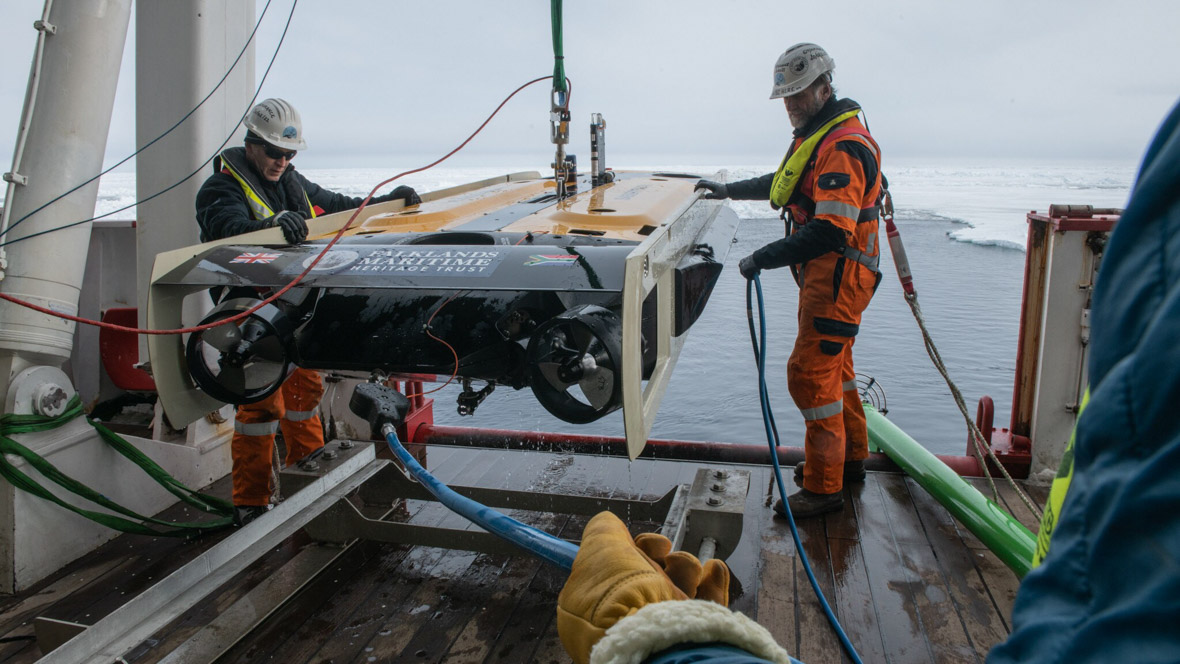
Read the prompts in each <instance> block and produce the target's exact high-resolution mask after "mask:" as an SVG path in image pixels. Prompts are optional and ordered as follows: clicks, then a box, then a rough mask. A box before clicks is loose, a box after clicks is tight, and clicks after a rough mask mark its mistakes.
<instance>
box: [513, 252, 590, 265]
mask: <svg viewBox="0 0 1180 664" xmlns="http://www.w3.org/2000/svg"><path fill="white" fill-rule="evenodd" d="M577 262H578V256H577V254H533V255H531V256H529V259H528V261H526V262H525V265H573V264H574V263H577Z"/></svg>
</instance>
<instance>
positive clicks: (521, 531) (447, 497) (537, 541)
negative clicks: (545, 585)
mask: <svg viewBox="0 0 1180 664" xmlns="http://www.w3.org/2000/svg"><path fill="white" fill-rule="evenodd" d="M382 432H383V433H384V434H385V440H386V441H387V442H388V443H389V449H390V450H393V453H394V455H396V456H397V458H398V459H399V460H400V461H401V462H402V463H403V464H405V467H406V470H408V471H410V474H411V475H413V476H414V479H416V480H418V483H419V484H421V485H422V486H423V487H425V488H426V490H427V491H429V492H430V493H431V494H433V495H434V497H435V498H438V501H439V502H440V503H442V504H443V505H446V506H447V507H448V508H450V509H451V511H453V512H455V513H457V514H459V515H461V516H463V517H465V518H466V519H467V520H469V521H471V522H472V523H474V524H475V525H477V526H479V527H481V528H483V529H484V530H486V531H488V532H490V533H492V534H494V535H499V536H500V537H502V538H503V539H506V540H508V541H509V542H512V543H513V544H515V545H517V546H519V547H520V548H522V549H524V550H525V551H527V552H528V553H531V554H533V555H534V556H537V557H538V558H540V559H541V560H544V561H545V562H547V563H550V564H553V565H557V566H558V567H560V568H562V569H564V570H566V571H569V570H570V569H572V568H573V566H574V557H575V556H577V555H578V547H577V546H576V545H574V544H571V543H569V542H567V541H565V540H563V539H561V538H558V537H554V536H553V535H550V534H549V533H547V532H544V531H541V530H537V529H536V528H533V527H532V526H529V525H525V524H523V523H521V522H519V521H517V520H516V519H513V518H512V517H510V516H506V515H504V514H501V513H499V512H497V511H496V510H494V509H492V508H490V507H488V506H486V505H483V504H480V503H478V502H476V501H474V500H472V499H470V498H467V497H464V496H460V495H459V494H457V493H455V492H454V491H453V490H452V489H451V488H450V487H449V486H447V485H446V484H443V483H442V482H440V481H438V480H437V479H435V477H434V476H433V475H431V474H430V473H429V472H428V471H427V470H426V469H425V468H423V467H422V465H421V464H419V463H418V461H417V460H416V459H415V458H414V457H413V456H412V455H411V454H410V453H409V452H408V451H406V448H405V447H403V446H402V443H401V441H400V440H398V439H397V433H396V432H395V431H394V429H393V427H392V426H389V425H386V426H385V428H384V429H383V430H382Z"/></svg>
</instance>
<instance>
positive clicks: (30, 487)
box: [0, 394, 233, 537]
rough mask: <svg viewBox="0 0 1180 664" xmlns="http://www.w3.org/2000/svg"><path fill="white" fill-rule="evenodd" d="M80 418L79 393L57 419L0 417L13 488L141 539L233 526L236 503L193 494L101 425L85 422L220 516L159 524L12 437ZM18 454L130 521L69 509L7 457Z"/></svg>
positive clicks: (5, 467) (0, 443)
mask: <svg viewBox="0 0 1180 664" xmlns="http://www.w3.org/2000/svg"><path fill="white" fill-rule="evenodd" d="M81 414H82V400H81V398H80V397H79V396H78V395H76V394H75V395H74V398H73V399H70V402H69V404H68V405H67V406H66V411H65V412H64V413H62V414H61V415H60V416H58V417H42V416H40V415H13V414H7V415H3V416H0V476H3V477H4V479H6V480H8V481H9V482H10V483H12V485H13V486H15V487H17V488H19V489H22V490H24V491H27V492H29V493H31V494H33V495H35V496H38V497H40V498H44V499H45V500H48V501H51V502H53V503H57V504H58V505H60V506H62V507H64V508H65V509H67V510H70V511H71V512H74V513H76V514H81V515H82V516H84V517H86V518H88V519H90V520H91V521H94V522H96V523H100V524H102V525H104V526H107V527H109V528H114V529H115V530H119V531H122V532H125V533H136V534H139V535H164V536H168V537H191V536H194V535H199V534H202V533H207V532H212V531H215V530H220V529H222V528H226V527H228V526H230V525H232V523H233V518H232V514H233V504H232V503H230V502H228V501H225V500H222V499H220V498H217V497H215V496H210V495H207V494H203V493H200V492H198V491H194V490H193V489H190V488H188V487H186V486H185V485H183V484H181V483H180V482H179V481H177V480H176V478H174V477H172V476H171V475H169V474H168V473H167V472H165V471H164V469H163V468H161V467H160V466H159V465H157V464H156V462H154V461H152V460H151V459H149V458H148V457H147V456H146V455H144V454H143V453H142V452H140V451H139V450H138V449H136V448H135V447H134V446H133V445H131V444H130V443H128V442H127V441H126V440H124V439H123V438H122V437H120V436H119V435H118V434H116V433H114V432H113V431H111V430H110V429H108V428H106V427H105V426H103V425H102V424H100V423H98V422H94V421H91V420H87V421H88V422H89V423H90V425H91V426H93V427H94V428H95V430H96V431H98V435H99V436H100V437H101V438H102V439H103V440H104V441H106V443H107V444H108V445H110V446H111V447H112V448H114V449H115V451H116V452H118V453H119V454H122V455H123V456H124V457H127V458H128V459H130V460H131V461H132V462H134V463H135V464H136V465H137V466H139V467H140V468H142V469H143V470H144V472H146V473H147V474H148V475H150V476H151V477H152V479H154V480H156V481H157V482H158V483H159V484H160V485H161V486H163V487H164V488H165V489H166V490H168V492H169V493H171V494H172V495H174V496H176V497H177V498H179V499H181V500H183V501H184V502H186V503H188V504H189V505H191V506H193V507H195V508H197V509H199V510H201V511H203V512H208V513H211V514H216V515H218V516H219V517H221V518H218V519H215V520H212V521H205V522H191V523H183V522H182V523H174V522H171V521H161V520H159V519H156V518H153V517H150V516H144V515H142V514H138V513H136V512H134V511H132V510H130V509H127V508H126V507H123V506H122V505H119V504H117V503H115V502H113V501H112V500H110V499H109V498H107V497H106V496H104V495H102V494H101V493H99V492H97V491H95V490H94V489H91V488H90V487H88V486H86V485H85V484H82V483H81V482H79V481H77V480H75V479H73V478H71V477H68V476H67V475H65V474H63V473H62V472H61V471H59V470H58V469H57V468H56V467H55V466H54V465H53V464H51V463H49V462H48V461H46V460H45V459H43V458H41V457H40V456H39V455H38V454H37V453H35V452H33V451H32V450H30V449H29V448H27V447H25V446H24V445H21V444H20V443H18V442H16V441H15V440H13V439H12V438H10V437H9V436H11V435H13V434H19V433H32V432H36V431H47V430H49V429H55V428H57V427H59V426H61V425H63V424H65V423H66V422H69V421H70V420H73V419H74V418H75V417H78V416H79V415H81ZM8 454H14V455H16V456H19V457H21V458H22V459H24V460H25V461H26V462H28V464H29V465H30V466H32V467H33V468H36V469H37V472H39V473H41V475H42V476H44V477H46V478H48V479H50V480H52V481H53V482H54V483H56V484H57V485H58V486H60V487H62V488H63V489H65V490H67V491H69V492H71V493H73V494H75V495H78V496H81V497H82V498H85V499H87V500H89V501H91V502H93V503H95V504H96V505H99V506H101V507H105V508H106V509H108V510H111V511H112V512H117V513H119V514H122V515H124V516H127V517H130V519H125V518H122V517H119V516H115V515H113V514H107V513H105V512H95V511H91V510H86V509H82V508H80V507H76V506H74V505H71V504H69V503H67V502H65V501H64V500H62V499H61V498H59V497H58V496H56V495H54V494H53V493H51V492H50V491H49V490H47V489H45V487H43V486H41V485H40V484H38V483H37V482H36V481H35V480H33V479H32V478H31V477H29V476H28V475H26V474H25V473H23V472H21V471H20V470H19V469H17V468H16V466H14V465H13V464H12V463H10V462H9V461H8V457H7V456H6V455H8ZM148 524H152V525H156V526H162V527H164V529H157V528H153V527H151V525H148Z"/></svg>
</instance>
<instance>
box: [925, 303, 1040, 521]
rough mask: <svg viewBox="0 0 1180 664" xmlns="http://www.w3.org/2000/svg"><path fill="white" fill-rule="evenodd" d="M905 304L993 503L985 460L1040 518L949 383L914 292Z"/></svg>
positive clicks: (996, 494)
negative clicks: (949, 397)
mask: <svg viewBox="0 0 1180 664" xmlns="http://www.w3.org/2000/svg"><path fill="white" fill-rule="evenodd" d="M905 300H906V302H907V303H908V304H909V305H910V310H911V311H913V312H914V319H915V320H917V321H918V327H919V328H921V329H922V339H923V340H924V341H925V343H926V353H927V354H928V355H930V360H931V361H932V362H934V367H935V368H936V369H938V373H940V374H942V377H943V379H944V380H945V381H946V384H947V386H948V387H950V388H951V394H952V395H953V396H954V397H955V404H957V405H958V406H959V412H960V413H962V414H963V419H964V420H965V421H966V422H967V429H968V431H969V432H970V438H971V442H972V444H973V445H974V447H975V456H976V458H977V459H979V465H980V466H981V467H982V468H983V475H984V477H986V478H987V482H988V484H989V485H990V486H991V490H992V496H993V497H994V499H995V502H997V503H998V502H1000V493H999V491H998V490H997V489H996V484H995V482H994V481H993V480H992V476H991V472H990V471H989V470H988V465H987V459H991V460H992V461H994V462H995V464H996V467H997V468H999V469H1000V473H1001V474H1003V476H1004V477H1005V478H1006V479H1007V480H1008V484H1010V485H1011V486H1012V488H1013V489H1015V490H1016V495H1018V496H1020V500H1021V502H1023V503H1024V504H1025V506H1026V507H1028V509H1029V510H1030V511H1031V512H1032V513H1033V514H1035V515H1036V517H1037V520H1040V518H1041V510H1040V508H1038V507H1037V506H1036V504H1035V503H1033V501H1032V499H1031V498H1029V497H1028V494H1026V493H1025V492H1024V491H1023V490H1022V489H1021V488H1020V486H1019V485H1018V484H1016V480H1014V479H1012V476H1011V475H1009V474H1008V470H1007V469H1006V468H1004V464H1002V463H1000V460H999V458H997V457H996V453H995V452H994V451H993V450H992V448H991V445H989V444H987V442H986V441H985V440H984V438H983V433H982V432H981V431H980V430H979V427H978V426H976V425H975V422H974V421H973V420H972V419H971V416H970V415H968V414H967V403H966V401H964V400H963V394H962V393H961V392H959V388H958V386H956V385H955V382H954V381H953V380H951V377H950V374H949V373H948V372H947V368H946V364H945V363H944V362H943V361H942V356H941V355H940V354H939V352H938V348H937V347H935V345H934V339H933V338H931V336H930V332H929V330H927V329H926V321H925V319H924V318H923V317H922V307H921V306H920V305H919V304H918V294H917V293H912V294H910V293H907V294H906V295H905Z"/></svg>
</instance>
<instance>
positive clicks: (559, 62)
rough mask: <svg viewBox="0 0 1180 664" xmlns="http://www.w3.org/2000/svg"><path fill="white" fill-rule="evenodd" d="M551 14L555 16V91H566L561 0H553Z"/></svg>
mask: <svg viewBox="0 0 1180 664" xmlns="http://www.w3.org/2000/svg"><path fill="white" fill-rule="evenodd" d="M550 15H551V16H552V18H553V91H554V92H565V91H566V89H567V88H566V85H565V55H563V54H562V50H563V46H562V43H561V0H552V3H551V6H550Z"/></svg>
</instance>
